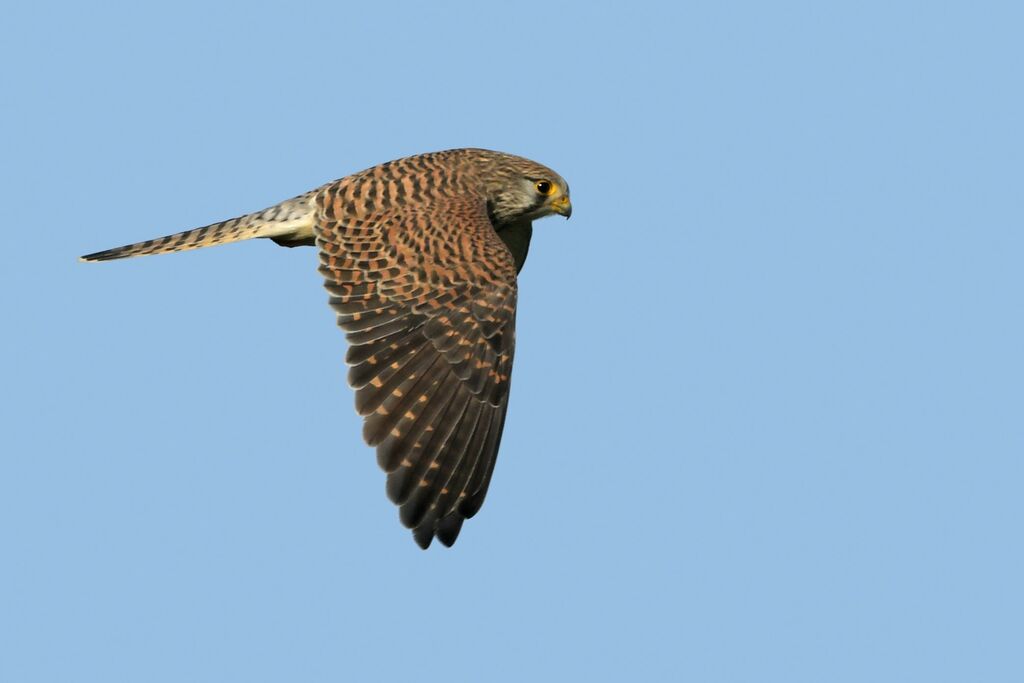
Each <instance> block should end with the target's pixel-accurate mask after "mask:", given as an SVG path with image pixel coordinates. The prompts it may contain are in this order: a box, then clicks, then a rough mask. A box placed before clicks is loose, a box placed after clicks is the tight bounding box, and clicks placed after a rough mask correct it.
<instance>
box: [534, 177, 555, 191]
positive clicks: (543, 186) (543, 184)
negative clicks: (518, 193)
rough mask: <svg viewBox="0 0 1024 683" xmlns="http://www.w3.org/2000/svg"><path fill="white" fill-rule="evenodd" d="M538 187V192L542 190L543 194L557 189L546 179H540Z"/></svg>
mask: <svg viewBox="0 0 1024 683" xmlns="http://www.w3.org/2000/svg"><path fill="white" fill-rule="evenodd" d="M536 187H537V192H540V193H541V194H551V192H552V191H553V190H554V189H555V188H554V186H553V185H552V184H551V183H549V182H548V181H546V180H538V181H537V185H536Z"/></svg>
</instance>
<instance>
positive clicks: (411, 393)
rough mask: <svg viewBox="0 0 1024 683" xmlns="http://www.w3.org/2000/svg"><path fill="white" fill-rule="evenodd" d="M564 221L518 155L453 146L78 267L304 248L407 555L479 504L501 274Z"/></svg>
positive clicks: (560, 185)
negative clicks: (335, 328) (547, 222)
mask: <svg viewBox="0 0 1024 683" xmlns="http://www.w3.org/2000/svg"><path fill="white" fill-rule="evenodd" d="M571 213H572V204H571V203H570V201H569V186H568V185H567V184H566V182H565V180H564V179H563V178H562V177H561V176H560V175H558V174H557V173H555V172H554V171H552V170H551V169H549V168H547V167H546V166H542V165H541V164H538V163H536V162H534V161H530V160H529V159H524V158H522V157H517V156H513V155H511V154H504V153H501V152H494V151H490V150H484V149H455V150H448V151H444V152H434V153H429V154H421V155H418V156H413V157H407V158H405V159H398V160H396V161H391V162H388V163H385V164H381V165H379V166H374V167H373V168H369V169H366V170H365V171H361V172H359V173H356V174H354V175H350V176H347V177H345V178H341V179H340V180H336V181H334V182H331V183H328V184H326V185H324V186H322V187H320V188H317V189H315V190H312V191H310V192H307V193H305V194H302V195H299V196H298V197H294V198H293V199H288V200H286V201H283V202H281V203H280V204H276V205H274V206H271V207H270V208H267V209H264V210H262V211H257V212H256V213H250V214H246V215H244V216H239V217H238V218H232V219H231V220H227V221H223V222H220V223H213V224H212V225H207V226H205V227H202V228H196V229H194V230H188V231H186V232H180V233H177V234H174V235H168V236H167V237H161V238H158V239H152V240H148V241H145V242H137V243H135V244H129V245H127V246H123V247H117V248H114V249H108V250H106V251H100V252H96V253H94V254H88V255H87V256H83V257H81V258H82V260H83V261H110V260H114V259H120V258H128V257H131V256H143V255H147V254H163V253H167V252H172V251H185V250H188V249H197V248H199V247H209V246H213V245H216V244H223V243H226V242H236V241H239V240H246V239H252V238H254V237H266V238H269V239H271V240H273V241H274V242H276V243H277V244H279V245H281V246H286V247H297V246H316V247H317V249H318V250H319V252H320V273H321V274H322V275H323V277H324V284H325V287H326V288H327V292H328V294H329V302H330V305H331V307H332V308H334V310H335V312H336V314H337V321H338V325H339V326H340V327H341V328H342V330H344V332H345V335H346V337H347V339H348V343H349V348H348V353H347V355H346V358H345V360H346V362H347V363H348V365H349V366H350V368H349V373H348V381H349V384H351V386H352V388H353V389H354V390H355V403H356V410H357V411H358V413H359V414H360V415H361V416H363V418H364V423H363V437H364V438H365V440H366V442H367V443H368V444H369V445H371V446H374V447H376V450H377V462H378V463H379V464H380V466H381V468H383V469H384V471H385V472H387V487H386V489H387V495H388V497H389V498H390V499H391V500H392V502H394V503H395V504H396V505H398V506H399V519H400V520H401V522H402V524H404V525H405V526H406V527H408V528H410V529H412V535H413V538H414V539H415V541H416V543H417V544H419V546H420V547H421V548H424V549H425V548H427V547H428V546H429V545H430V543H431V541H432V540H433V539H434V538H435V537H436V538H437V539H438V540H439V541H440V542H441V543H443V544H444V545H446V546H451V545H452V544H453V543H454V542H455V539H456V538H457V537H458V535H459V531H460V530H461V529H462V523H463V522H464V521H465V520H466V519H469V518H470V517H472V516H473V515H475V514H476V513H477V512H478V511H479V510H480V506H481V505H482V504H483V501H484V496H485V495H486V493H487V488H488V485H489V484H490V480H491V474H492V473H493V471H494V463H495V460H496V458H497V454H498V445H499V442H500V441H501V433H502V430H503V428H504V425H505V413H506V409H507V407H508V394H509V376H510V374H511V371H512V357H513V354H514V351H515V317H516V291H517V287H516V277H517V275H518V273H519V271H520V270H521V269H522V267H523V263H524V261H525V260H526V254H527V250H528V249H529V246H530V237H531V236H532V234H533V225H532V224H533V221H534V220H536V219H538V218H543V217H545V216H549V215H552V214H559V215H561V216H565V217H566V218H568V217H569V216H570V214H571Z"/></svg>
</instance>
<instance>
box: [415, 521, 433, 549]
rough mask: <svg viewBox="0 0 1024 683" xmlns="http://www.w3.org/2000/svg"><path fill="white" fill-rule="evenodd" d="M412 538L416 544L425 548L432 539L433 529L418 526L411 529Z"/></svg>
mask: <svg viewBox="0 0 1024 683" xmlns="http://www.w3.org/2000/svg"><path fill="white" fill-rule="evenodd" d="M412 538H413V540H414V541H416V545H418V546H419V547H421V548H423V549H424V550H426V549H427V548H429V547H430V542H431V541H433V540H434V531H433V529H427V528H426V527H422V526H418V527H416V528H415V529H413V531H412Z"/></svg>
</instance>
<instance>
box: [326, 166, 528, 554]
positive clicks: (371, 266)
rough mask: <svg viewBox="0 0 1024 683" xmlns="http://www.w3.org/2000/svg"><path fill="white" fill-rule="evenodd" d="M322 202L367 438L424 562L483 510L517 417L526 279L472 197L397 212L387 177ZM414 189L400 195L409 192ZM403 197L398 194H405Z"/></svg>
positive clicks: (333, 192)
mask: <svg viewBox="0 0 1024 683" xmlns="http://www.w3.org/2000/svg"><path fill="white" fill-rule="evenodd" d="M381 173H382V172H381V171H378V172H377V175H376V176H371V177H359V176H352V177H350V178H348V179H344V180H342V181H339V182H338V183H336V184H332V185H329V186H327V187H325V188H323V189H322V190H321V191H320V193H318V195H317V198H316V210H317V216H316V220H315V223H314V225H315V231H316V240H317V245H318V247H319V249H320V264H321V265H320V272H321V274H323V276H324V278H325V286H326V287H327V290H328V292H329V294H330V303H331V306H332V307H333V308H334V309H335V311H336V313H337V315H338V324H339V326H340V327H341V328H342V329H343V330H344V331H345V333H346V336H347V338H348V342H349V349H348V354H347V357H346V362H347V363H348V364H349V365H350V366H351V367H350V370H349V383H350V384H351V385H352V387H353V388H354V389H355V391H356V409H357V410H358V412H359V414H360V415H362V416H364V418H365V422H364V429H363V435H364V438H365V439H366V441H367V443H369V444H370V445H371V446H375V447H376V449H377V459H378V463H379V464H380V466H381V467H382V468H383V469H384V470H385V471H386V472H387V473H388V477H387V494H388V497H389V498H390V499H391V500H392V501H393V502H394V503H396V504H397V505H399V506H400V513H399V517H400V519H401V521H402V523H403V524H404V525H405V526H407V527H409V528H411V529H412V530H413V537H414V538H415V540H416V542H417V543H418V544H419V545H420V547H422V548H426V547H428V546H429V545H430V543H431V541H432V540H433V538H434V537H435V536H436V537H437V538H438V540H440V541H441V543H443V544H445V545H447V546H450V545H452V543H454V542H455V539H456V537H457V536H458V534H459V531H460V530H461V528H462V523H463V521H464V520H465V519H468V518H469V517H472V516H473V515H474V514H476V512H477V511H478V510H479V509H480V506H481V505H482V504H483V500H484V496H485V494H486V492H487V487H488V484H489V483H490V479H491V474H492V472H493V471H494V463H495V459H496V457H497V453H498V445H499V442H500V440H501V432H502V429H503V427H504V422H505V412H506V407H507V404H508V390H509V376H510V374H511V370H512V357H513V352H514V346H515V309H516V266H515V263H514V261H513V258H512V255H511V254H510V253H509V251H508V248H507V247H506V246H505V245H504V243H503V242H502V241H501V239H500V238H499V237H498V235H497V233H496V232H495V231H494V228H493V227H492V225H491V222H490V220H489V218H488V215H487V206H486V202H485V201H484V200H483V199H482V198H481V197H477V196H474V195H472V193H469V194H467V193H453V195H448V196H443V195H434V196H431V197H429V198H425V199H423V200H420V201H414V199H415V198H413V197H410V196H404V197H402V198H401V199H402V200H403V201H402V202H401V206H400V207H398V206H396V204H398V202H394V203H392V204H391V205H390V206H388V205H387V204H388V203H389V202H388V201H387V199H388V196H389V194H388V193H389V192H394V191H395V188H396V186H395V182H396V181H394V180H389V179H388V178H387V177H386V173H387V170H386V168H385V170H384V171H383V173H384V174H385V176H384V177H381ZM399 182H400V181H399ZM401 189H402V188H401V187H399V188H398V191H399V192H401Z"/></svg>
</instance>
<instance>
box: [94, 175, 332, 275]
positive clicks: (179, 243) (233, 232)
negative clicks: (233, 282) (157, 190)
mask: <svg viewBox="0 0 1024 683" xmlns="http://www.w3.org/2000/svg"><path fill="white" fill-rule="evenodd" d="M314 193H315V190H314V191H313V192H307V193H306V194H303V195H299V196H298V197H295V198H293V199H289V200H287V201H284V202H281V203H280V204H276V205H274V206H272V207H270V208H268V209H264V210H263V211H257V212H256V213H250V214H246V215H245V216H239V217H238V218H232V219H231V220H227V221H222V222H220V223H213V224H211V225H206V226H203V227H201V228H196V229H194V230H186V231H185V232H179V233H176V234H174V235H167V236H166V237H158V238H156V239H152V240H146V241H145V242H136V243H135V244H127V245H125V246H123V247H115V248H113V249H107V250H105V251H97V252H96V253H94V254H86V255H85V256H82V257H80V259H79V260H81V261H112V260H114V259H120V258H129V257H132V256H146V255H149V254H166V253H169V252H172V251H187V250H189V249H199V248H200V247H211V246H213V245H215V244H226V243H228V242H238V241H240V240H248V239H252V238H254V237H269V238H271V239H273V240H274V241H275V242H277V243H278V244H281V245H284V246H296V245H299V244H312V243H313V215H314V208H315V207H314V201H313V195H314Z"/></svg>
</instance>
